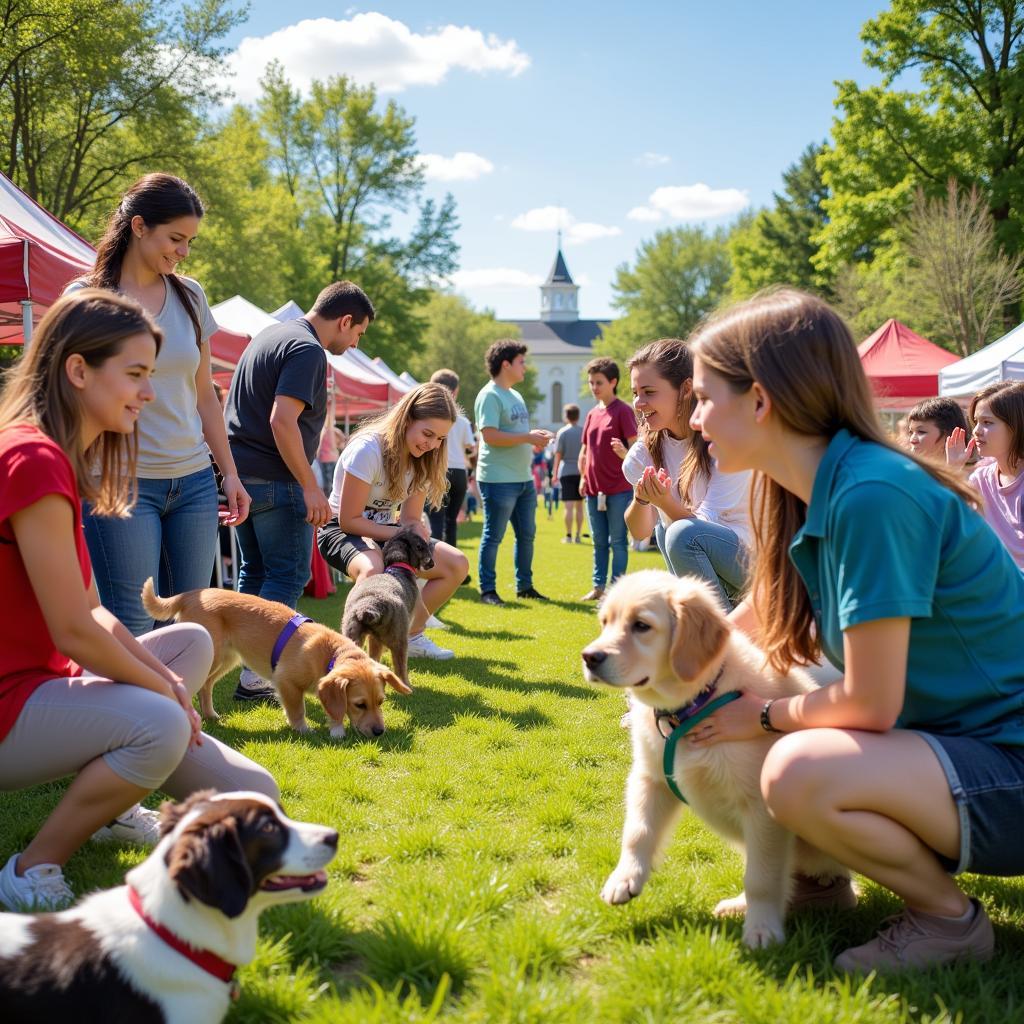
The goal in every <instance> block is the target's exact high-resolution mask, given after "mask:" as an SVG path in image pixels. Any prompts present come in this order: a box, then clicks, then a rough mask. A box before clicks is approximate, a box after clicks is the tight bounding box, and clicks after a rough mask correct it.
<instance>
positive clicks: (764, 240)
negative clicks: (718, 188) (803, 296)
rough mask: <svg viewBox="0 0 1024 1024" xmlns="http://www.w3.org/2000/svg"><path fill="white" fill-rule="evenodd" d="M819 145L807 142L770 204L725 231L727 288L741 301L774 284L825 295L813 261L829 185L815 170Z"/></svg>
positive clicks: (822, 279)
mask: <svg viewBox="0 0 1024 1024" xmlns="http://www.w3.org/2000/svg"><path fill="white" fill-rule="evenodd" d="M823 148H824V146H823V145H810V146H808V147H807V148H806V149H805V150H804V151H803V153H802V154H801V155H800V159H799V160H798V161H797V162H796V163H795V164H792V165H791V166H790V167H789V168H787V169H786V171H784V172H783V175H782V181H783V184H784V186H785V187H784V190H783V192H782V193H781V194H780V193H778V192H776V193H774V198H775V205H774V206H773V207H772V208H771V209H767V210H760V211H758V212H757V213H756V214H754V215H753V216H749V217H747V218H743V219H742V220H741V221H740V222H739V223H738V224H737V225H735V226H734V227H733V230H732V232H731V233H730V235H729V255H730V257H731V259H732V277H731V278H730V280H729V290H730V292H731V293H732V296H733V297H734V298H736V299H745V298H747V297H749V296H750V295H753V294H754V293H755V292H757V291H760V289H762V288H767V287H768V286H769V285H773V284H788V285H793V286H794V287H797V288H804V289H806V290H808V291H816V292H819V293H822V294H824V295H826V296H829V294H830V289H829V286H828V279H827V275H824V276H823V275H822V273H821V272H820V271H818V270H817V269H816V268H815V266H814V263H813V259H814V255H815V253H817V251H818V245H817V243H816V242H815V241H814V238H815V237H816V236H817V235H818V234H819V233H820V231H821V230H822V228H823V227H824V225H825V220H826V218H825V211H824V208H823V203H824V201H825V200H826V199H827V198H828V189H827V188H826V187H825V183H824V181H822V177H821V172H820V170H819V169H818V157H819V155H820V154H821V152H822V150H823Z"/></svg>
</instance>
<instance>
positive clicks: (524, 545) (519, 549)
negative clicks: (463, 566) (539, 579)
mask: <svg viewBox="0 0 1024 1024" xmlns="http://www.w3.org/2000/svg"><path fill="white" fill-rule="evenodd" d="M480 497H481V498H483V503H484V528H483V531H482V532H481V534H480V565H479V570H478V572H479V578H480V593H481V594H483V593H486V592H487V591H488V590H495V589H497V584H498V576H497V572H496V571H495V568H494V566H495V563H496V562H497V560H498V547H499V546H500V545H501V540H502V538H503V537H504V536H505V529H506V527H507V526H508V524H509V521H510V520H511V522H512V532H513V533H514V534H515V538H516V539H515V544H514V545H513V547H512V558H513V559H514V561H515V565H516V593H519V592H520V591H523V590H529V589H530V587H532V586H533V538H534V537H535V536H536V533H537V488H536V487H534V486H533V480H524V481H523V482H522V483H514V484H489V483H484V482H483V481H480Z"/></svg>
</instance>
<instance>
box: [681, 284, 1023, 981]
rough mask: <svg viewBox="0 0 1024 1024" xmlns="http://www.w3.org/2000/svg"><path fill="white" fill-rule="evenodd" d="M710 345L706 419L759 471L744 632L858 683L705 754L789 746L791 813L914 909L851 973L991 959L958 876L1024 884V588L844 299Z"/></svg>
mask: <svg viewBox="0 0 1024 1024" xmlns="http://www.w3.org/2000/svg"><path fill="white" fill-rule="evenodd" d="M694 348H695V354H696V357H697V358H696V363H695V368H694V375H693V387H694V392H695V393H696V396H697V407H696V410H695V412H694V415H693V419H692V420H691V425H692V426H693V427H694V429H696V430H700V431H701V432H702V433H703V435H704V437H705V438H706V439H707V440H709V441H710V442H711V454H712V456H713V457H714V458H715V459H716V460H717V463H718V467H719V469H720V470H721V471H723V472H727V473H728V472H735V471H738V470H743V469H753V470H755V471H756V476H755V485H754V554H755V560H754V572H753V579H752V583H751V589H750V596H749V598H748V599H747V600H746V601H744V602H743V603H742V604H741V605H740V606H739V607H738V608H737V609H736V610H735V611H734V613H733V616H732V618H733V622H734V624H735V625H736V626H737V627H738V628H741V629H743V630H744V631H745V632H748V633H750V634H751V635H752V636H753V637H754V638H755V639H756V640H757V641H758V642H759V644H760V645H761V647H762V648H763V649H764V650H765V652H766V654H767V655H768V658H769V660H770V662H771V664H772V665H773V666H774V667H775V668H777V669H782V670H785V669H786V668H788V667H789V666H791V665H793V664H795V663H802V662H809V661H815V660H817V659H819V658H820V656H821V654H822V653H824V654H825V655H826V656H827V657H828V659H829V660H830V661H831V662H833V663H834V664H835V665H836V666H837V667H838V668H840V669H842V670H843V672H844V676H843V679H842V680H841V681H839V682H836V683H833V684H832V685H830V686H825V687H823V688H822V689H820V690H817V691H814V692H812V693H809V694H804V695H801V696H797V697H788V698H782V699H778V700H774V701H770V702H768V703H767V704H765V703H764V702H763V701H762V700H760V699H758V698H755V697H754V696H753V695H748V696H744V698H743V699H741V700H737V701H734V702H733V703H732V704H729V705H727V706H726V707H724V708H722V709H721V710H719V711H718V712H717V713H716V714H715V715H714V716H712V717H711V718H710V719H708V721H707V723H706V724H705V725H704V726H703V727H702V728H701V729H699V730H696V731H695V732H696V735H695V736H694V737H693V740H692V742H693V743H695V744H697V745H704V744H712V743H717V742H721V741H722V740H735V739H744V738H750V737H753V736H756V735H758V734H760V733H761V732H762V730H764V729H767V730H769V731H772V732H782V733H788V734H789V735H786V736H783V737H782V738H780V740H779V741H778V743H776V744H775V746H774V747H773V748H772V750H771V752H770V753H769V755H768V758H767V759H766V761H765V764H764V769H763V772H762V777H761V787H762V792H763V794H764V797H765V800H766V802H767V804H768V807H769V808H770V810H771V812H772V814H773V815H774V816H775V817H776V818H777V819H778V820H779V821H780V822H782V823H783V824H784V825H786V827H787V828H789V829H791V830H792V831H793V832H795V833H796V834H797V835H799V836H801V837H803V838H804V839H805V840H807V841H808V842H811V843H813V844H814V845H815V846H817V847H819V848H820V849H822V850H824V851H826V852H827V853H830V854H831V855H832V856H834V857H835V858H836V859H837V860H839V861H840V862H842V863H844V864H846V865H848V866H849V867H850V868H852V869H853V870H855V871H858V872H860V873H861V874H863V875H865V876H867V877H868V878H871V879H873V880H874V881H876V882H878V883H879V884H880V885H884V886H886V887H887V888H889V889H891V890H892V891H893V892H894V893H896V894H897V895H898V896H900V897H901V898H902V899H903V900H904V902H905V909H904V911H903V913H902V914H901V915H900V916H899V917H898V918H896V919H894V921H892V922H890V923H888V924H887V926H886V927H884V928H883V930H882V931H881V932H880V933H879V934H878V936H876V937H875V938H874V939H873V940H871V941H870V942H868V943H866V944H865V945H862V946H857V947H855V948H853V949H848V950H846V951H845V952H843V953H841V954H840V955H839V957H838V958H837V959H836V966H837V968H839V969H842V970H865V971H866V970H873V969H880V970H900V969H904V968H908V967H922V966H929V965H933V964H940V963H948V962H951V961H953V960H959V959H965V958H974V959H987V958H988V957H989V956H991V954H992V949H993V935H992V926H991V923H990V922H989V919H988V917H987V915H986V913H985V910H984V908H983V907H982V906H981V905H980V903H978V901H977V900H974V899H970V900H969V899H968V898H967V897H966V896H965V895H964V894H963V893H962V892H961V890H960V889H959V887H958V886H957V885H956V884H955V883H954V881H953V879H952V877H951V873H956V872H960V871H973V872H978V873H981V874H992V875H1018V874H1024V844H1022V843H1021V842H1020V829H1021V822H1022V821H1024V645H1022V644H1021V643H1020V639H1021V636H1022V632H1024V628H1022V625H1021V612H1022V610H1024V576H1022V574H1021V573H1020V571H1019V570H1018V569H1017V568H1016V566H1015V565H1014V563H1013V560H1012V559H1011V558H1010V556H1009V555H1008V554H1007V552H1006V550H1005V549H1004V548H1003V546H1002V544H1000V542H999V539H998V538H997V537H996V535H995V534H994V533H993V532H992V530H991V529H990V528H989V526H988V525H987V524H986V523H985V521H984V519H983V518H982V517H981V515H980V514H979V513H978V512H977V510H976V509H975V508H974V507H973V505H972V503H973V502H974V501H975V500H976V497H975V496H974V495H972V493H971V492H969V491H968V490H967V488H966V487H965V485H964V484H963V482H962V481H961V480H960V479H958V478H957V477H956V476H954V475H952V474H951V473H949V471H947V470H946V468H945V467H944V466H935V465H931V464H930V463H928V462H926V461H925V462H921V461H916V460H914V459H911V458H910V457H909V456H907V455H906V454H904V453H903V452H901V451H900V450H899V449H897V448H896V447H895V446H894V445H892V444H891V443H890V442H889V441H888V439H887V438H886V436H885V434H884V433H883V431H882V430H881V428H880V426H879V423H878V418H877V415H876V413H875V410H874V406H873V402H872V398H871V392H870V389H869V387H868V383H867V379H866V377H865V376H864V372H863V370H862V369H861V365H860V360H859V358H858V355H857V350H856V347H855V345H854V342H853V339H852V337H851V336H850V332H849V330H848V329H847V327H846V325H845V324H844V323H843V321H842V319H841V318H840V317H839V316H838V315H837V314H836V313H835V312H834V311H833V310H832V309H830V308H829V307H828V306H827V305H826V304H825V303H823V302H821V301H820V300H819V299H816V298H814V297H813V296H810V295H806V294H803V293H801V292H797V291H793V290H789V289H786V290H780V291H775V292H771V293H766V294H762V295H760V296H758V297H756V298H754V299H752V300H750V301H749V302H746V303H743V304H741V305H739V306H736V307H733V308H732V309H731V310H728V311H726V312H725V313H724V314H722V315H721V316H719V317H717V318H716V319H715V320H713V321H712V322H710V323H709V324H707V325H706V326H705V327H703V328H702V329H701V330H700V331H699V333H698V335H697V337H696V339H695V341H694Z"/></svg>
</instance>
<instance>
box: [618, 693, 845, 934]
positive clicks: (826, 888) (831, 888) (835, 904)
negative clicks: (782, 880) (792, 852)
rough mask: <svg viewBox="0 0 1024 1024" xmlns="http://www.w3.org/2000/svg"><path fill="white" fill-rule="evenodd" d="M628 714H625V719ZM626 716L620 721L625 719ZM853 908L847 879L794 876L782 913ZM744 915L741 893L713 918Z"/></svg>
mask: <svg viewBox="0 0 1024 1024" xmlns="http://www.w3.org/2000/svg"><path fill="white" fill-rule="evenodd" d="M628 714H629V712H628V711H627V712H626V715H628ZM626 715H623V716H622V717H623V718H625V717H626ZM856 906H857V893H856V891H855V890H854V888H853V886H852V885H851V884H850V880H849V878H843V877H842V876H839V877H837V878H830V879H828V880H827V881H824V882H822V881H819V880H818V879H817V878H811V876H810V875H794V876H793V891H792V892H791V893H790V895H789V902H788V903H787V904H786V913H787V914H793V913H799V912H801V911H805V910H853V908H854V907H856ZM746 912H747V897H746V894H745V893H742V892H741V893H740V894H739V895H738V896H733V897H731V898H730V899H725V900H719V901H718V904H717V905H716V906H715V911H714V913H715V917H742V916H743V915H744V914H745V913H746Z"/></svg>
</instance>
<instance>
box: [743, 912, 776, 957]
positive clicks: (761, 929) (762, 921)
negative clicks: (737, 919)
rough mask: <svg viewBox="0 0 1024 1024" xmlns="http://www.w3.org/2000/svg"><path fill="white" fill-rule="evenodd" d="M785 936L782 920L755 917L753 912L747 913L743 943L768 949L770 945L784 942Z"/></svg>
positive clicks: (753, 947)
mask: <svg viewBox="0 0 1024 1024" xmlns="http://www.w3.org/2000/svg"><path fill="white" fill-rule="evenodd" d="M785 938H786V933H785V931H784V930H783V927H782V921H781V920H771V919H769V918H767V917H758V918H755V917H754V915H752V914H751V913H749V912H748V913H747V919H746V921H745V922H744V924H743V945H745V946H747V947H749V948H750V949H766V948H767V947H768V946H775V945H778V944H779V943H780V942H784V941H785Z"/></svg>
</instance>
